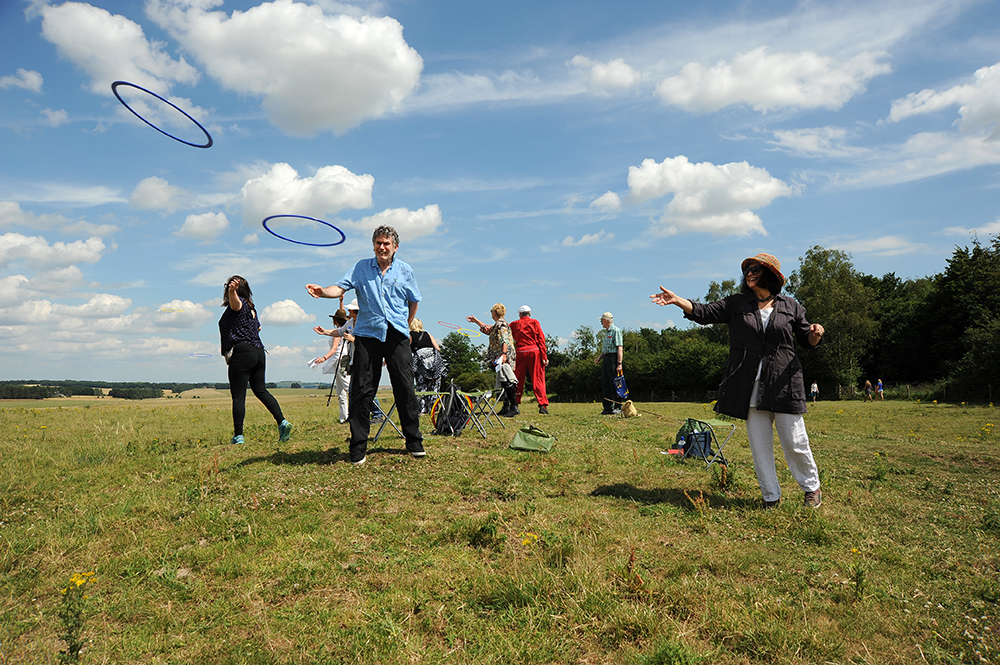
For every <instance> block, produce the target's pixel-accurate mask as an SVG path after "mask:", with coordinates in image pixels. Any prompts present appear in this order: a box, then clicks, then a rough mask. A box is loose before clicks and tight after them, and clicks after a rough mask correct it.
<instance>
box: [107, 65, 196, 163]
mask: <svg viewBox="0 0 1000 665" xmlns="http://www.w3.org/2000/svg"><path fill="white" fill-rule="evenodd" d="M120 85H127V86H129V87H131V88H135V89H136V90H142V91H143V92H145V93H146V94H148V95H152V96H153V97H156V98H157V99H159V100H160V101H161V102H163V103H164V104H169V105H170V106H172V107H174V108H175V109H176V110H178V111H179V112H180V113H182V114H183V115H184V117H185V118H187V119H188V120H190V121H191V122H193V123H194V124H195V125H197V126H198V129H200V130H201V131H203V132H204V133H205V138H206V139H208V143H191V142H190V141H185V140H184V139H182V138H178V137H176V136H174V135H173V134H171V133H169V132H165V131H163V130H162V129H160V128H159V127H157V126H156V125H154V124H153V123H151V122H150V121H149V120H146V119H145V118H143V117H142V116H141V115H139V114H138V113H136V111H135V109H134V108H132V107H131V106H129V105H128V103H127V102H126V101H125V100H124V99H122V96H121V95H119V94H118V86H120ZM111 92H113V93H115V97H117V98H118V101H120V102H121V103H122V106H124V107H125V108H127V109H128V110H129V111H131V112H132V115H134V116H135V117H137V118H139V120H142V121H143V122H144V123H146V124H147V125H149V126H150V127H152V128H153V129H155V130H156V131H158V132H159V133H161V134H163V135H165V136H169V137H170V138H172V139H173V140H175V141H180V142H181V143H183V144H185V145H189V146H191V147H192V148H211V147H212V135H211V134H209V133H208V130H207V129H205V128H204V127H202V126H201V123H200V122H198V121H197V120H195V119H194V118H192V117H191V116H190V115H189V114H188V113H187V111H185V110H184V109H182V108H181V107H179V106H177V104H174V103H173V102H171V101H170V100H167V99H164V98H163V97H160V96H159V95H158V94H156V93H155V92H153V91H152V90H146V89H145V88H143V87H142V86H141V85H136V84H135V83H129V82H128V81H115V82H114V83H112V84H111Z"/></svg>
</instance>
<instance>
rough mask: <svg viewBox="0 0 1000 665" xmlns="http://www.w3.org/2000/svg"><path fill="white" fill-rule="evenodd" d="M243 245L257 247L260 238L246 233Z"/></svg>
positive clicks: (254, 234)
mask: <svg viewBox="0 0 1000 665" xmlns="http://www.w3.org/2000/svg"><path fill="white" fill-rule="evenodd" d="M243 244H244V245H258V244H260V238H259V237H258V236H257V234H256V233H248V234H246V235H245V236H243Z"/></svg>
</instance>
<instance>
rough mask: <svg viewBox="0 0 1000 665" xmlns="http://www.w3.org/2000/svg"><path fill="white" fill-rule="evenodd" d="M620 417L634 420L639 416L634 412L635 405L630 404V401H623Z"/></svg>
mask: <svg viewBox="0 0 1000 665" xmlns="http://www.w3.org/2000/svg"><path fill="white" fill-rule="evenodd" d="M622 415H623V416H625V417H626V418H634V417H636V416H638V415H639V412H638V411H636V410H635V404H632V400H630V399H629V400H625V403H624V404H622Z"/></svg>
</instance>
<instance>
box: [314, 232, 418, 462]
mask: <svg viewBox="0 0 1000 665" xmlns="http://www.w3.org/2000/svg"><path fill="white" fill-rule="evenodd" d="M372 245H373V246H374V250H375V258H371V259H362V260H361V261H358V262H357V263H356V264H355V265H354V267H353V268H351V269H350V270H348V271H347V274H345V275H344V276H343V277H342V278H341V280H340V281H339V282H337V283H336V284H335V285H333V286H328V287H326V288H323V287H321V286H319V285H318V284H306V291H308V292H309V295H311V296H312V297H313V298H339V297H340V296H342V295H343V294H344V293H346V292H347V291H350V290H351V289H354V290H355V291H356V293H357V296H358V308H359V313H358V321H357V323H356V324H355V326H354V337H355V344H354V364H353V366H352V368H351V404H350V407H349V408H348V422H349V423H350V424H351V464H354V465H355V466H358V465H361V464H364V463H365V459H366V453H367V451H368V433H369V431H370V428H371V421H370V419H369V417H368V414H369V412H370V411H371V404H372V400H373V399H374V398H375V392H376V391H377V390H378V384H379V381H380V380H381V378H382V362H383V361H385V366H386V369H388V370H389V381H390V382H391V383H392V394H393V397H394V398H395V399H396V410H397V411H398V412H399V424H400V425H401V426H402V430H403V436H404V438H405V439H406V451H407V452H408V453H410V455H412V456H414V457H423V456H424V454H425V453H424V445H423V435H421V433H420V411H419V408H418V405H417V396H416V394H415V393H414V390H413V366H412V356H411V354H410V333H409V331H410V321H412V320H413V317H414V316H415V315H416V313H417V303H419V302H420V290H419V289H418V288H417V280H416V278H415V277H414V276H413V268H411V267H410V266H409V264H407V263H405V262H403V261H401V260H399V259H396V258H395V254H396V250H397V249H399V234H398V233H396V230H395V229H394V228H392V227H391V226H380V227H378V228H377V229H375V233H373V234H372Z"/></svg>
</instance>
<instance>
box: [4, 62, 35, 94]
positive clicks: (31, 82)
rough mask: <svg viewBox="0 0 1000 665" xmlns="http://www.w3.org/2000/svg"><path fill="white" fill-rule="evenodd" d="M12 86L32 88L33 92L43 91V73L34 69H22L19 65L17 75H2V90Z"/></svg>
mask: <svg viewBox="0 0 1000 665" xmlns="http://www.w3.org/2000/svg"><path fill="white" fill-rule="evenodd" d="M10 87H14V88H24V89H25V90H31V91H32V92H41V91H42V75H41V74H39V73H38V72H36V71H34V70H31V69H21V68H20V67H19V68H18V70H17V74H16V75H15V76H2V77H0V90H3V89H4V88H10Z"/></svg>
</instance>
